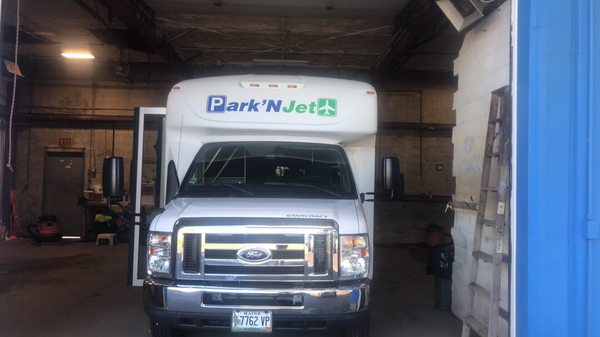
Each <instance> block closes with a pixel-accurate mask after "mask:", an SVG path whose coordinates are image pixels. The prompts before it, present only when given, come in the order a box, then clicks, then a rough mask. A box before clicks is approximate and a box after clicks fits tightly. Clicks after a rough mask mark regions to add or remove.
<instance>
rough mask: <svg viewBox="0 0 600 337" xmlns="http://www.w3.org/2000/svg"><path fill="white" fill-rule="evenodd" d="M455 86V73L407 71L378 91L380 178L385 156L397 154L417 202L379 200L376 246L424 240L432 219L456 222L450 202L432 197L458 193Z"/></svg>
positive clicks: (408, 188)
mask: <svg viewBox="0 0 600 337" xmlns="http://www.w3.org/2000/svg"><path fill="white" fill-rule="evenodd" d="M455 90H456V79H455V77H454V76H453V75H452V74H450V73H448V74H438V75H431V74H405V75H404V76H402V77H401V78H400V79H397V80H395V81H394V82H391V83H388V85H387V86H385V87H384V88H381V89H380V90H379V92H378V95H379V126H380V127H379V134H378V140H377V146H378V149H377V153H378V159H377V164H376V170H377V171H376V180H377V181H380V180H381V159H382V158H383V157H385V156H395V157H398V158H399V160H400V170H401V171H402V173H403V174H404V181H405V193H406V194H407V195H410V196H412V197H416V198H415V199H416V200H414V201H410V202H398V201H392V202H384V201H378V202H377V203H376V204H375V239H374V240H375V243H376V244H414V243H419V242H424V241H425V228H427V226H428V225H429V224H430V223H435V224H437V225H440V226H444V227H446V228H448V229H449V228H450V227H451V226H452V222H453V217H452V215H451V214H447V213H445V212H444V210H445V207H446V203H445V202H443V201H441V202H439V201H438V202H433V201H432V200H433V199H431V200H430V199H429V196H450V195H452V194H453V193H454V186H455V183H454V177H453V176H452V169H451V168H452V156H453V153H452V151H453V149H452V148H453V147H452V138H451V135H452V133H451V126H452V125H454V121H455V114H454V111H453V109H452V99H453V97H452V95H453V93H454V91H455ZM436 199H437V198H436Z"/></svg>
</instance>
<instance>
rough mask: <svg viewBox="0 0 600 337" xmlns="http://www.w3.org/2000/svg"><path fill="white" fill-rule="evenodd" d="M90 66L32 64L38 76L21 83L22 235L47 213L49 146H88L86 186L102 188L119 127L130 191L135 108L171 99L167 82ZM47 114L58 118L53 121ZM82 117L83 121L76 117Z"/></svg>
mask: <svg viewBox="0 0 600 337" xmlns="http://www.w3.org/2000/svg"><path fill="white" fill-rule="evenodd" d="M91 67H92V66H91V65H79V66H68V65H65V67H64V68H62V70H60V71H58V70H56V69H55V68H52V67H51V68H49V69H53V70H49V71H48V72H46V71H42V72H40V73H37V72H36V71H35V68H36V67H32V72H33V75H32V76H31V77H28V78H27V79H26V80H23V81H22V82H21V83H20V85H19V88H18V93H19V94H18V110H17V113H18V116H19V118H18V121H19V122H18V124H17V131H16V146H17V151H16V153H17V154H16V174H15V184H16V191H17V198H18V204H19V211H20V220H21V227H22V228H21V234H22V235H25V234H26V233H27V231H26V228H27V226H28V225H29V224H33V223H35V221H36V220H37V217H38V216H39V215H40V214H41V213H42V211H43V200H42V196H43V183H44V181H43V179H44V159H45V153H46V150H47V149H48V148H52V149H54V150H56V149H64V150H69V149H73V148H77V149H83V151H84V153H85V174H84V176H85V178H84V180H85V181H84V186H85V188H86V189H99V188H100V186H101V184H102V160H103V158H104V157H105V156H107V155H111V153H112V145H113V127H114V142H115V155H116V156H122V157H124V159H125V189H126V190H129V172H130V166H129V165H130V160H131V158H132V148H133V131H132V127H133V123H132V122H131V121H132V120H133V118H132V116H133V109H134V108H135V107H136V106H164V105H165V103H166V97H167V95H168V92H169V88H170V85H167V84H166V81H165V82H156V81H147V82H135V83H131V82H128V81H125V80H122V79H121V80H118V81H115V80H114V79H111V78H107V77H108V76H105V75H102V74H98V73H100V72H101V71H102V69H96V70H94V69H92V68H91ZM40 69H43V67H41V66H40ZM52 72H55V73H52ZM36 75H38V76H36ZM48 116H53V117H52V118H50V119H51V120H48ZM78 118H79V119H82V120H80V121H76V120H74V119H78ZM93 119H96V121H93ZM128 120H130V121H128ZM111 121H112V122H111ZM82 194H83V191H82ZM74 207H79V206H77V205H74Z"/></svg>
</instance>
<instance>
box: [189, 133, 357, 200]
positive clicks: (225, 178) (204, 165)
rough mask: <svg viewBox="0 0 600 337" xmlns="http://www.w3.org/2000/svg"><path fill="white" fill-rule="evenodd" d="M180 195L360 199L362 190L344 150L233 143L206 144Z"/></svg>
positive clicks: (297, 145)
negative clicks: (358, 192)
mask: <svg viewBox="0 0 600 337" xmlns="http://www.w3.org/2000/svg"><path fill="white" fill-rule="evenodd" d="M178 196H179V197H258V198H269V197H289V198H326V199H328V198H329V199H355V198H356V189H355V186H354V180H353V179H352V173H351V171H350V165H349V164H348V159H347V157H346V155H345V153H344V151H343V149H342V147H341V146H338V145H328V144H311V143H282V142H227V143H210V144H205V145H204V146H202V148H201V149H200V150H199V151H198V154H197V155H196V157H195V158H194V161H193V162H192V164H191V165H190V168H189V170H188V172H187V173H186V176H185V178H184V179H183V183H182V185H181V188H180V190H179V193H178Z"/></svg>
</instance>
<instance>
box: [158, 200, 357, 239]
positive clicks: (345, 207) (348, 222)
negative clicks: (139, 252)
mask: <svg viewBox="0 0 600 337" xmlns="http://www.w3.org/2000/svg"><path fill="white" fill-rule="evenodd" d="M181 218H282V219H290V218H293V219H306V220H307V221H306V224H307V225H309V224H310V220H311V219H329V220H333V221H335V222H337V224H338V226H339V232H340V234H356V233H367V225H366V221H365V216H364V212H363V209H362V205H361V202H360V200H347V199H293V198H281V199H279V198H278V199H272V198H177V199H175V200H172V201H171V202H170V203H169V204H168V205H167V207H166V209H165V211H164V212H163V213H161V214H160V215H158V216H156V217H155V218H154V219H153V221H152V223H151V225H150V230H151V231H160V232H172V231H173V225H174V224H175V222H176V221H177V220H178V219H181Z"/></svg>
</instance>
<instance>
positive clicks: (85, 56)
mask: <svg viewBox="0 0 600 337" xmlns="http://www.w3.org/2000/svg"><path fill="white" fill-rule="evenodd" d="M60 55H62V56H63V57H66V58H68V59H80V60H89V59H93V58H95V57H94V55H93V54H92V53H91V52H90V51H89V50H84V49H65V50H63V52H62V53H61V54H60Z"/></svg>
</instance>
